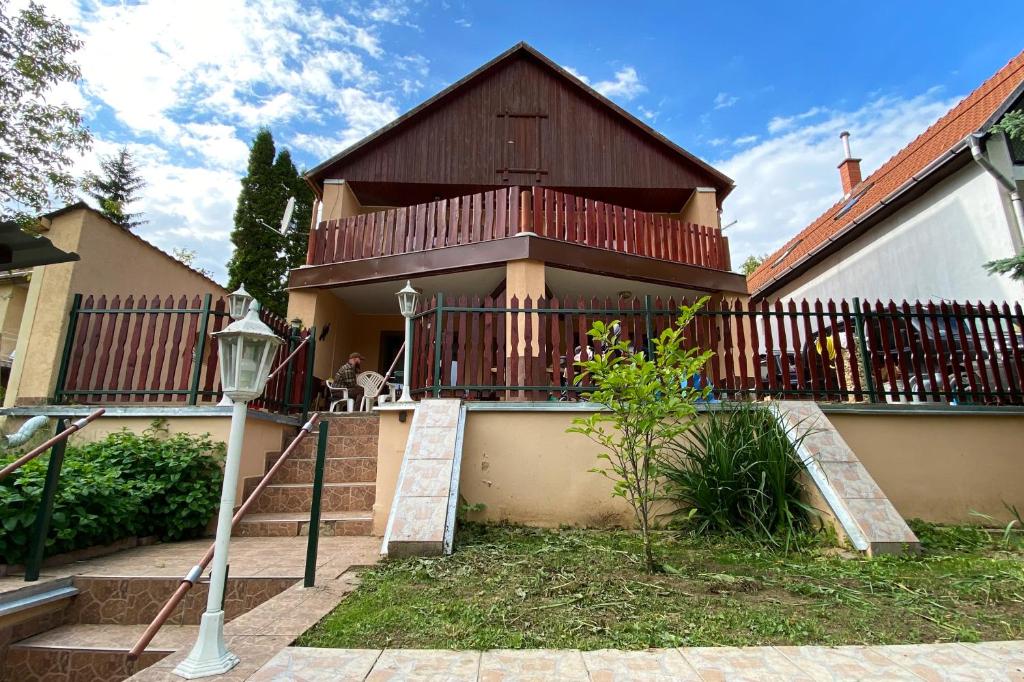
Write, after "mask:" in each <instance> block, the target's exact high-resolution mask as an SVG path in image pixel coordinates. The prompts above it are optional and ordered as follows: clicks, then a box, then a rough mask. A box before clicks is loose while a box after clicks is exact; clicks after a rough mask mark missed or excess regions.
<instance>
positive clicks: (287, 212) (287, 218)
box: [281, 197, 295, 234]
mask: <svg viewBox="0 0 1024 682" xmlns="http://www.w3.org/2000/svg"><path fill="white" fill-rule="evenodd" d="M294 212H295V197H288V203H287V204H285V207H284V216H282V217H281V234H285V233H286V232H287V231H288V226H289V225H291V224H292V213H294Z"/></svg>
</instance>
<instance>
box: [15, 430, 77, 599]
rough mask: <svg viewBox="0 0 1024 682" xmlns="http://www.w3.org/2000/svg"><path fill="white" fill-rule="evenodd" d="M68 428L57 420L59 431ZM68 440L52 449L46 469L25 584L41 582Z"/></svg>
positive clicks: (26, 565)
mask: <svg viewBox="0 0 1024 682" xmlns="http://www.w3.org/2000/svg"><path fill="white" fill-rule="evenodd" d="M66 428H67V425H66V423H65V421H64V420H63V419H58V420H57V431H56V433H60V432H61V431H63V430H64V429H66ZM67 442H68V441H67V438H64V439H63V440H60V441H58V442H57V443H56V444H55V445H54V446H53V447H52V448H50V463H49V465H48V466H47V467H46V481H45V482H44V483H43V497H42V499H41V500H40V501H39V509H38V511H36V523H35V525H34V526H33V527H32V540H31V544H30V545H29V550H28V559H26V561H25V582H35V581H36V580H39V568H40V567H41V566H42V565H43V552H44V550H45V549H46V534H47V533H48V532H49V531H50V517H51V516H52V515H53V500H54V498H56V496H57V485H58V484H59V482H60V468H61V466H62V465H63V464H64V449H65V448H66V447H67Z"/></svg>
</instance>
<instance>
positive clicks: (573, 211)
mask: <svg viewBox="0 0 1024 682" xmlns="http://www.w3.org/2000/svg"><path fill="white" fill-rule="evenodd" d="M520 232H533V233H535V234H537V235H539V236H541V237H547V238H550V239H557V240H560V241H564V242H569V243H573V244H580V245H583V246H591V247H597V248H602V249H610V250H612V251H617V252H619V253H626V254H632V255H637V256H646V257H649V258H658V259H661V260H668V261H673V262H677V263H686V264H690V265H699V266H702V267H707V268H714V269H717V270H728V269H729V246H728V240H727V239H726V238H725V237H723V236H722V235H721V232H720V231H719V230H717V229H714V228H711V227H707V226H703V225H693V224H690V223H683V222H681V221H678V220H675V219H673V218H668V217H665V216H662V215H658V214H654V213H646V212H644V211H636V210H634V209H631V208H623V207H622V206H616V205H614V204H609V203H605V202H602V201H594V200H592V199H585V198H583V197H579V196H574V195H572V194H566V193H565V192H558V191H555V190H551V189H546V188H541V187H534V188H533V189H532V191H531V190H523V189H521V188H520V187H508V188H503V189H499V190H494V191H491V192H482V193H480V194H472V195H468V196H463V197H455V198H453V199H442V200H439V201H432V202H430V203H426V204H417V205H415V206H408V207H402V208H395V209H388V210H384V211H378V212H374V213H366V214H363V215H358V216H353V217H350V218H340V219H335V220H328V221H324V222H321V223H320V225H319V226H317V227H316V228H315V229H313V230H312V231H311V232H310V235H309V247H308V251H307V256H306V263H307V265H323V264H327V263H342V262H347V261H351V260H359V259H362V258H377V257H380V256H393V255H397V254H403V253H413V252H418V251H429V250H431V249H439V248H443V247H446V246H456V245H461V244H475V243H479V242H485V241H491V240H494V239H503V238H505V237H512V236H515V235H516V234H519V233H520Z"/></svg>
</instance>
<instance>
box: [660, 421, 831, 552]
mask: <svg viewBox="0 0 1024 682" xmlns="http://www.w3.org/2000/svg"><path fill="white" fill-rule="evenodd" d="M806 436H807V433H806V430H802V429H801V427H800V426H799V425H797V426H794V427H790V426H782V425H781V424H780V423H779V421H778V420H777V419H776V417H775V414H774V412H773V411H772V410H771V408H769V407H766V406H764V405H761V404H758V403H750V402H738V403H735V404H734V405H732V406H730V408H728V409H720V410H715V411H712V412H710V413H708V415H707V418H706V419H705V420H703V421H702V422H701V423H699V424H697V425H695V426H694V427H693V428H692V429H690V430H689V431H688V432H687V433H685V434H683V435H682V437H681V438H677V439H675V440H674V442H673V443H671V444H670V445H669V446H668V447H667V448H666V456H665V458H664V465H663V468H662V473H663V475H664V476H665V478H666V485H665V496H666V497H667V498H668V499H669V500H671V501H672V502H673V503H675V505H676V506H677V510H676V511H675V513H674V516H675V517H676V518H677V519H679V520H683V521H686V522H688V523H689V524H692V525H693V527H694V529H695V530H696V531H697V532H699V533H704V532H726V533H743V534H748V535H757V536H761V537H764V538H766V539H768V540H769V541H770V542H771V543H773V544H786V545H788V544H789V542H790V541H791V540H792V539H793V538H794V537H795V536H796V534H797V532H798V531H800V530H801V529H803V528H805V527H806V526H807V522H808V520H809V517H810V514H811V512H812V511H813V510H812V508H811V507H810V506H808V505H807V504H806V503H805V502H803V501H802V499H801V495H802V486H801V483H800V474H801V472H802V471H803V470H804V465H803V463H802V462H801V461H800V459H799V456H798V455H797V452H796V449H797V448H798V447H799V445H800V443H801V442H802V441H803V439H804V438H805V437H806Z"/></svg>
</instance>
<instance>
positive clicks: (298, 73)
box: [13, 0, 1024, 282]
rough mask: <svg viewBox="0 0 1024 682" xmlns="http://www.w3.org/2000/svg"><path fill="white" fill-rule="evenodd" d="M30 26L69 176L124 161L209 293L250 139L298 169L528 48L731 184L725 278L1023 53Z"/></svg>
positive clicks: (631, 20)
mask: <svg viewBox="0 0 1024 682" xmlns="http://www.w3.org/2000/svg"><path fill="white" fill-rule="evenodd" d="M19 4H23V3H19V2H15V3H13V6H14V7H17V6H18V5H19ZM43 4H44V6H46V7H47V8H48V10H49V11H50V12H51V13H52V14H55V15H56V16H58V17H60V18H62V19H63V20H64V21H66V22H68V23H69V24H71V25H72V27H73V28H74V29H75V30H76V32H77V33H78V34H79V35H80V37H81V39H82V40H83V41H84V46H83V48H82V49H81V50H80V51H79V52H78V53H77V56H76V58H77V61H78V63H79V65H80V66H81V68H82V73H83V78H82V81H81V82H80V83H78V84H76V85H75V86H73V87H67V88H61V89H60V90H59V91H58V92H57V93H55V97H58V98H61V99H63V100H64V101H66V102H68V103H71V104H74V105H75V106H78V107H80V108H82V109H83V111H84V112H85V117H86V121H87V123H88V125H89V127H90V128H91V130H92V131H93V134H94V137H95V142H94V146H93V149H92V151H91V152H90V153H89V154H88V155H87V156H86V157H84V158H83V159H81V160H80V161H79V163H78V168H79V169H80V170H81V171H85V170H89V169H92V168H94V167H95V165H96V159H97V157H98V155H101V154H110V153H112V152H113V151H115V150H116V149H117V148H118V147H119V146H121V145H127V146H128V147H129V149H130V150H131V151H132V152H133V154H134V155H135V157H136V159H137V161H138V162H139V165H140V167H141V172H142V175H143V177H144V178H145V180H146V182H147V183H148V186H147V188H146V189H145V191H144V196H143V197H142V199H141V200H140V202H139V204H138V205H137V206H134V207H133V209H134V210H142V211H143V212H144V213H145V218H147V219H148V220H149V223H148V224H147V225H144V226H142V227H140V228H137V229H136V232H137V233H138V234H139V235H140V236H142V237H144V238H145V239H147V240H149V241H151V242H153V243H154V244H156V245H157V246H159V247H160V248H163V249H164V250H168V251H170V250H171V249H174V248H187V249H193V250H195V251H196V252H197V254H198V258H197V261H196V264H197V265H198V266H199V267H202V268H204V269H207V270H209V271H211V272H212V273H213V275H214V277H215V279H218V280H219V281H221V282H224V281H225V280H226V270H225V264H226V262H227V260H228V258H229V257H230V255H231V244H230V241H229V234H230V231H231V227H232V215H233V212H234V208H235V201H236V198H237V195H238V190H239V179H240V178H241V176H242V175H243V174H244V172H245V165H246V158H247V154H248V145H249V143H250V142H251V140H252V137H253V136H254V134H255V133H256V131H257V130H258V128H259V127H260V126H269V127H270V129H271V130H272V132H273V134H274V138H275V141H276V142H277V143H278V146H279V147H282V146H283V147H287V148H289V149H291V151H292V154H293V157H294V158H295V160H296V162H297V164H299V165H300V166H302V167H306V168H309V167H312V166H314V165H315V164H317V163H318V162H320V161H322V160H324V159H326V158H328V157H330V156H332V155H334V154H335V153H337V152H339V151H341V150H342V149H344V148H345V147H346V146H348V145H349V144H351V143H353V142H355V141H357V140H359V139H361V138H362V137H363V136H365V135H367V134H369V133H371V132H373V131H374V130H376V129H377V128H379V127H380V126H382V125H384V124H386V123H387V122H388V121H390V120H392V119H393V118H395V117H396V116H398V115H400V114H401V113H403V112H405V111H407V110H408V109H410V108H412V107H414V106H415V105H417V104H418V103H420V102H421V101H423V100H424V99H427V98H428V97H430V96H432V95H433V94H435V93H436V92H437V91H438V90H440V89H442V88H444V87H445V86H447V85H448V84H450V83H452V82H454V81H456V80H458V79H459V78H461V77H462V76H464V75H465V74H466V73H468V72H470V71H472V70H473V69H475V68H476V67H478V66H480V65H481V64H483V63H484V62H486V61H488V60H489V59H491V58H493V57H494V56H496V55H498V54H499V53H501V52H503V51H504V50H506V49H508V48H509V47H511V46H512V45H514V44H515V43H517V42H519V41H521V40H525V41H527V42H529V43H530V44H532V45H533V46H534V47H536V48H537V49H539V50H540V51H541V52H544V53H545V54H547V55H548V56H549V57H550V58H552V59H553V60H554V61H556V62H558V63H559V64H561V65H563V66H565V67H567V68H569V69H570V70H571V71H572V72H573V73H575V74H577V75H579V76H580V77H581V78H583V79H584V80H586V81H587V82H589V83H590V84H591V85H592V86H593V87H595V88H596V89H597V90H599V91H600V92H602V93H603V94H605V95H606V96H608V97H610V98H611V99H613V100H614V101H615V102H616V103H618V104H619V105H621V106H622V107H624V108H625V109H627V110H628V111H630V112H631V113H633V114H634V115H636V116H638V117H639V118H641V119H643V120H644V121H646V122H647V123H648V124H650V125H651V126H653V127H654V128H656V129H657V130H659V131H660V132H662V133H663V134H665V135H666V136H668V137H669V138H670V139H672V140H673V141H675V142H676V143H678V144H679V145H681V146H682V147H683V148H685V149H687V150H688V151H690V152H692V153H694V154H696V155H697V156H699V157H701V158H702V159H704V160H706V161H708V162H710V163H711V164H712V165H714V166H716V167H717V168H719V169H720V170H722V171H723V172H724V173H726V174H727V175H729V176H730V177H731V178H733V180H734V181H735V182H736V189H735V190H734V191H733V193H732V194H731V195H730V196H729V197H728V198H727V199H726V201H725V210H724V215H723V224H729V223H733V221H736V222H735V223H734V224H732V225H731V226H730V227H729V228H728V231H727V232H726V234H727V235H728V236H729V237H730V242H731V248H732V256H733V263H734V264H737V265H738V264H739V263H741V262H742V261H743V260H744V259H745V258H746V256H748V255H750V254H765V253H768V252H771V251H773V250H774V249H775V248H777V247H778V246H780V245H781V244H782V243H784V242H785V241H786V240H787V239H788V238H789V237H791V236H792V235H793V234H794V233H796V232H797V231H798V230H800V229H801V228H802V227H804V226H805V225H806V224H807V223H809V222H810V221H811V220H812V219H813V218H815V217H816V216H817V215H818V214H819V213H821V212H822V211H823V210H825V209H826V208H827V207H829V206H831V205H832V204H833V203H835V202H836V201H837V200H838V199H839V196H840V194H841V188H840V183H839V175H838V171H837V170H836V165H837V164H838V163H839V161H840V160H841V159H842V147H841V143H840V141H839V138H838V135H839V132H840V131H842V130H849V131H850V132H851V144H852V147H853V152H854V154H855V156H859V157H861V158H863V163H862V167H863V170H864V174H865V176H866V175H867V174H868V173H870V172H871V171H872V170H874V169H875V168H877V167H878V166H879V165H881V164H882V163H883V162H884V161H885V160H886V159H888V158H889V157H890V156H892V155H893V154H894V153H896V152H897V151H899V149H900V148H902V147H903V146H904V145H905V144H907V143H908V142H909V141H911V140H912V139H913V138H914V137H916V136H917V135H918V134H920V133H921V132H923V131H924V130H925V129H926V128H927V127H928V125H930V124H931V123H932V122H933V121H934V120H935V119H937V118H938V117H939V116H941V115H942V114H943V113H945V111H947V110H948V109H949V108H950V107H951V106H953V105H954V104H955V103H956V102H957V101H958V100H959V99H960V98H962V97H963V96H965V95H966V94H968V93H969V92H970V91H971V90H973V89H974V88H975V87H977V86H978V85H979V84H980V83H981V82H982V81H983V80H985V79H986V78H988V77H989V76H991V75H992V74H993V73H995V71H996V70H998V69H999V68H1000V67H1002V66H1003V65H1004V64H1006V62H1008V61H1009V60H1010V59H1011V58H1012V57H1013V56H1014V55H1016V54H1017V53H1018V52H1019V51H1020V50H1021V49H1024V39H1022V37H1021V32H1020V22H1019V21H999V20H998V19H997V18H998V17H999V16H1004V15H1005V16H1013V15H1019V7H1018V6H1017V5H1016V3H1011V2H998V1H997V2H989V3H986V5H985V9H984V12H983V15H981V16H979V17H978V19H977V20H972V19H970V16H969V13H968V12H967V11H966V10H965V7H964V5H963V4H962V3H959V2H900V1H895V2H889V3H856V4H854V3H840V2H789V3H765V2H749V3H741V2H717V3H715V2H713V3H707V2H701V3H697V2H637V3H629V4H623V3H611V2H550V1H547V2H533V1H530V0H520V1H519V2H515V3H507V2H504V3H498V2H480V3H470V2H460V1H458V0H443V1H441V2H426V1H425V0H424V1H416V0H370V1H368V2H333V1H320V2H316V1H313V0H306V1H300V0H257V1H244V0H202V1H199V0H171V1H165V0H154V1H152V2H127V1H125V2H103V1H99V0H44V1H43Z"/></svg>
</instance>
